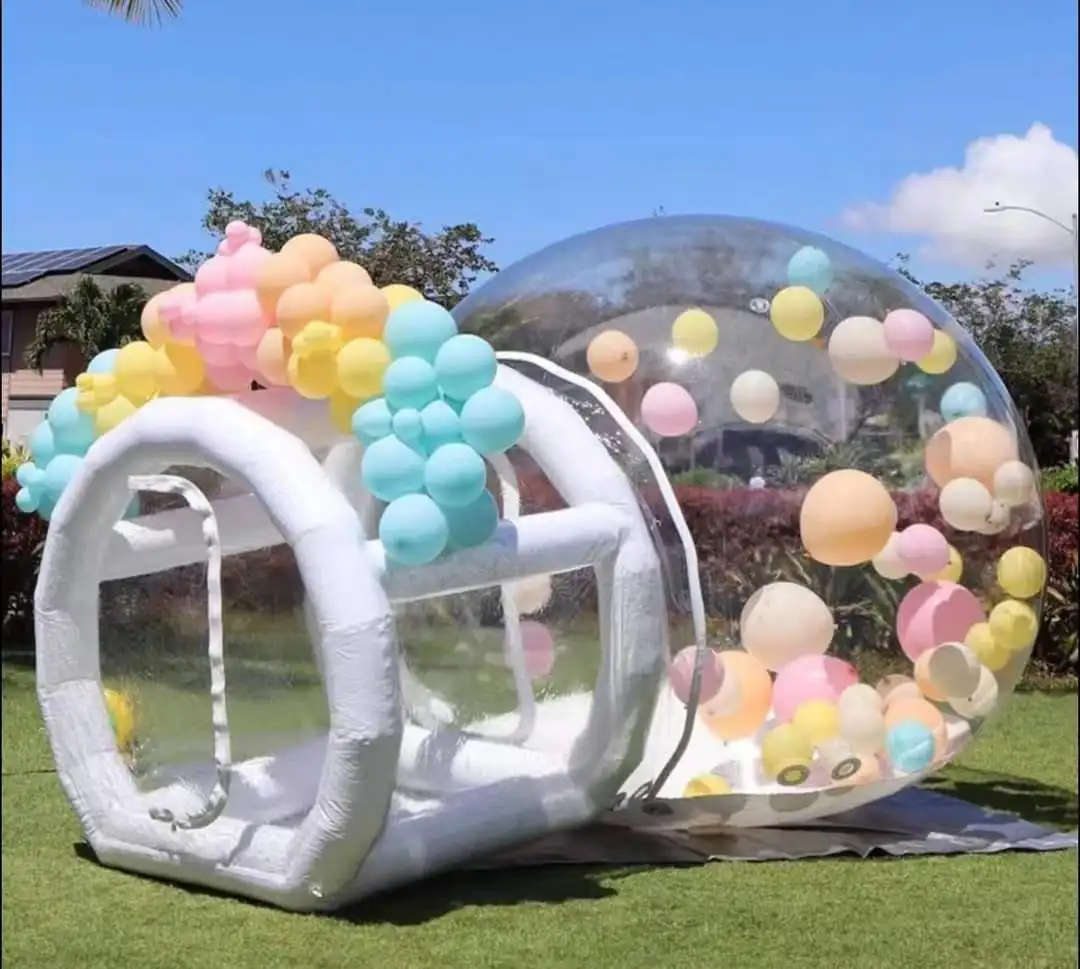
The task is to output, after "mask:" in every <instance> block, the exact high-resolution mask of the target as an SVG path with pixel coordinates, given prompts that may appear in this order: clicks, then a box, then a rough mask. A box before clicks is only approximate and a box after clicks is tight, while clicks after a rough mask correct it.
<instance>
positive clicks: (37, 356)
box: [25, 276, 147, 370]
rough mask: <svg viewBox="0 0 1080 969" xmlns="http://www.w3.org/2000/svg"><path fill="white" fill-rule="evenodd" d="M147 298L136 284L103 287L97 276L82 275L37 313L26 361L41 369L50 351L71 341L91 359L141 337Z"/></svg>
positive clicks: (31, 365) (36, 368)
mask: <svg viewBox="0 0 1080 969" xmlns="http://www.w3.org/2000/svg"><path fill="white" fill-rule="evenodd" d="M146 300H147V295H146V293H145V292H144V291H143V290H142V288H141V287H139V286H135V285H131V284H128V283H125V284H123V285H120V286H116V287H114V288H113V289H110V290H103V289H102V288H101V287H100V286H99V285H98V283H97V281H96V280H94V279H92V278H91V277H89V276H84V277H82V278H81V279H80V280H79V281H78V282H77V283H76V284H75V285H74V286H73V287H72V288H71V290H70V291H69V292H68V293H67V294H66V295H65V296H64V297H63V298H62V299H61V300H60V302H59V303H57V304H56V305H55V306H53V307H51V308H50V309H48V310H46V311H45V312H44V313H42V314H41V315H40V316H39V317H38V319H37V328H36V329H35V331H34V336H33V338H32V339H31V340H30V343H29V344H28V345H27V347H26V354H25V359H26V365H27V366H28V367H30V368H32V369H34V370H41V368H42V366H43V365H44V363H45V359H46V357H47V356H48V354H49V351H50V350H52V349H53V348H54V347H57V346H60V345H62V344H74V345H75V346H76V347H77V348H78V349H79V352H80V353H81V354H82V355H83V356H84V357H85V358H86V359H90V358H91V357H94V356H96V355H97V354H98V353H100V352H101V351H102V350H109V349H111V348H113V347H121V346H123V345H124V344H125V343H130V342H131V341H132V340H141V339H142V325H141V321H140V317H141V315H142V309H143V306H145V305H146Z"/></svg>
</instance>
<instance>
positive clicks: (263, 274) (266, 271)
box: [255, 252, 314, 313]
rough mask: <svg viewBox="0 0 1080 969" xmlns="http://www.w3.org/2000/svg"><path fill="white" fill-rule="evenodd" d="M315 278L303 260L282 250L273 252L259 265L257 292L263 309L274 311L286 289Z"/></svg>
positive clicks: (256, 282)
mask: <svg viewBox="0 0 1080 969" xmlns="http://www.w3.org/2000/svg"><path fill="white" fill-rule="evenodd" d="M313 278H314V276H313V274H312V272H311V270H310V269H309V268H308V266H307V264H306V263H305V262H303V260H301V259H298V258H297V257H295V256H288V255H285V254H283V253H280V252H277V253H272V254H271V255H270V258H269V259H266V260H265V261H264V262H263V264H262V265H261V266H260V267H259V271H258V274H257V275H256V277H255V292H256V294H257V295H258V297H259V302H260V303H261V304H262V306H263V309H264V310H266V311H268V312H270V313H273V312H274V311H275V309H276V307H277V304H278V301H279V300H280V299H281V297H282V295H283V294H284V293H285V291H286V290H288V289H291V288H292V287H293V286H296V285H299V284H300V283H310V282H311V281H312V280H313Z"/></svg>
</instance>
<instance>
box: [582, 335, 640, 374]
mask: <svg viewBox="0 0 1080 969" xmlns="http://www.w3.org/2000/svg"><path fill="white" fill-rule="evenodd" d="M585 358H586V362H587V363H588V365H589V369H590V370H591V371H592V372H593V375H594V376H595V377H598V378H599V379H600V380H602V381H604V383H607V384H618V383H622V381H624V380H627V379H629V378H630V377H632V376H633V374H634V371H635V370H637V365H638V348H637V344H636V343H635V342H634V341H633V340H632V339H631V338H630V337H629V336H627V335H626V334H625V333H623V332H622V330H605V331H604V332H603V333H601V334H599V335H598V336H596V337H594V338H593V340H592V342H591V343H590V344H589V348H588V350H586V352H585Z"/></svg>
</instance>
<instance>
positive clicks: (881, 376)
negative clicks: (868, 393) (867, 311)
mask: <svg viewBox="0 0 1080 969" xmlns="http://www.w3.org/2000/svg"><path fill="white" fill-rule="evenodd" d="M828 352H829V361H830V363H832V367H833V370H835V371H836V373H837V375H838V376H839V377H841V378H842V379H844V380H846V381H847V382H848V383H850V384H857V385H858V386H861V387H869V386H872V385H873V384H880V383H882V382H884V381H886V380H888V379H889V378H890V377H891V376H892V375H893V374H894V373H896V371H897V370H898V369H899V368H900V360H899V358H898V357H897V356H896V354H895V353H893V351H892V350H890V349H889V344H888V341H887V340H886V339H885V327H884V326H882V324H881V323H879V322H878V321H877V320H875V319H874V318H873V317H870V316H849V317H848V318H847V319H846V320H842V321H841V322H840V323H838V324H837V326H836V329H834V330H833V331H832V335H831V336H830V337H829V346H828Z"/></svg>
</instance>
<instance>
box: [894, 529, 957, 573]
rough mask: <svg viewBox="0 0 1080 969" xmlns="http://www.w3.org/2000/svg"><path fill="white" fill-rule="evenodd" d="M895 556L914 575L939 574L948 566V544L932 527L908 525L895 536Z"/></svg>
mask: <svg viewBox="0 0 1080 969" xmlns="http://www.w3.org/2000/svg"><path fill="white" fill-rule="evenodd" d="M895 549H896V554H897V555H898V556H899V558H900V561H901V562H902V563H903V565H904V568H906V569H907V570H908V571H909V572H914V573H915V575H930V574H932V573H934V572H940V571H941V570H942V569H943V568H945V566H947V565H948V564H949V543H948V542H947V541H946V540H945V536H944V535H942V534H941V532H939V531H938V530H937V529H936V528H934V527H933V525H909V526H908V527H907V528H905V529H904V530H903V531H902V532H900V534H899V535H897V536H896V545H895Z"/></svg>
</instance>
